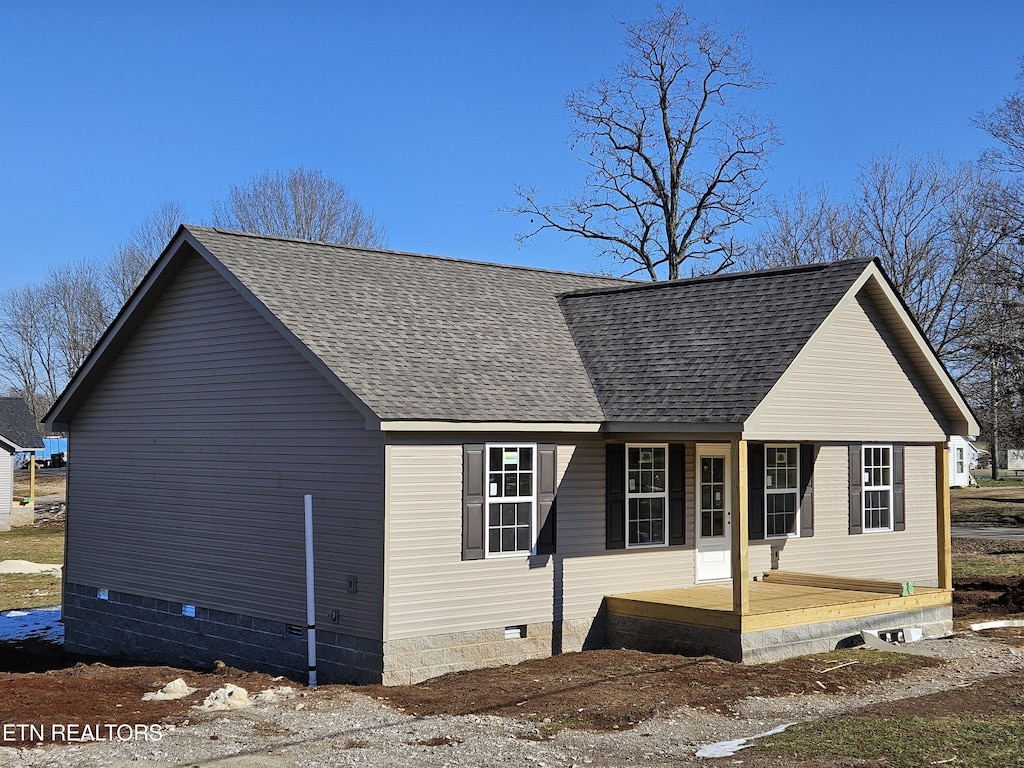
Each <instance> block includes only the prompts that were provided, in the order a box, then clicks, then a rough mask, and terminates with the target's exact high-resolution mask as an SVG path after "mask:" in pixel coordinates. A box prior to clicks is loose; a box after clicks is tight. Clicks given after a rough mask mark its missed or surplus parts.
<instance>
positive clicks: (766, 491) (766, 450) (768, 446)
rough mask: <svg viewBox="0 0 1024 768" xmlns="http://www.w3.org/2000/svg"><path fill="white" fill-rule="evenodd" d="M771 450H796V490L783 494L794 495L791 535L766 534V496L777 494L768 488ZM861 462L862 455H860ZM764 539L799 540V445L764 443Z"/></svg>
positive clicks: (776, 491)
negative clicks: (794, 504)
mask: <svg viewBox="0 0 1024 768" xmlns="http://www.w3.org/2000/svg"><path fill="white" fill-rule="evenodd" d="M773 448H796V488H793V489H789V488H787V489H786V491H785V493H792V492H795V493H796V506H795V509H796V515H795V516H794V519H793V527H794V528H795V529H796V530H795V531H794V532H793V533H774V534H770V535H769V533H768V495H769V494H770V493H776V494H777V493H778V490H777V489H775V488H769V487H768V479H767V478H768V453H769V452H770V451H771V450H772V449H773ZM861 461H863V454H862V455H861ZM764 474H765V482H764V537H765V538H766V539H799V538H800V444H799V443H766V444H765V446H764Z"/></svg>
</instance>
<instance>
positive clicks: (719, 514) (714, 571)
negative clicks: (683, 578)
mask: <svg viewBox="0 0 1024 768" xmlns="http://www.w3.org/2000/svg"><path fill="white" fill-rule="evenodd" d="M730 454H731V448H730V446H729V445H728V444H725V445H723V444H713V445H712V444H708V445H699V444H698V445H697V467H696V469H697V482H696V483H694V485H696V492H697V503H696V505H695V508H696V510H697V581H712V580H714V579H728V578H731V577H732V493H731V488H732V482H731V475H730V466H729V465H730V463H731V462H730V461H729V457H730Z"/></svg>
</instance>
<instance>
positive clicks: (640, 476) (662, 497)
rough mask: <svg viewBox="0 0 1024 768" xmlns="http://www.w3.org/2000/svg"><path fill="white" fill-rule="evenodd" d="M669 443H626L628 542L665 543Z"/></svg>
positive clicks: (653, 544) (632, 545) (636, 544)
mask: <svg viewBox="0 0 1024 768" xmlns="http://www.w3.org/2000/svg"><path fill="white" fill-rule="evenodd" d="M667 509H668V446H667V445H628V446H626V546H627V547H642V546H657V545H664V544H665V543H666V534H665V529H666V527H667V526H666V512H667Z"/></svg>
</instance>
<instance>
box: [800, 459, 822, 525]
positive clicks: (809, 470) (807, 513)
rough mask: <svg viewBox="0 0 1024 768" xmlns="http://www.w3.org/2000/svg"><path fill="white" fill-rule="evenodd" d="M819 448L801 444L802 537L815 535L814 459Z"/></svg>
mask: <svg viewBox="0 0 1024 768" xmlns="http://www.w3.org/2000/svg"><path fill="white" fill-rule="evenodd" d="M817 452H818V451H817V449H816V448H815V447H814V445H812V444H811V443H801V444H800V538H804V539H806V538H810V537H811V536H813V535H814V459H815V458H816V454H817Z"/></svg>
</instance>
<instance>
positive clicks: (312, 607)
mask: <svg viewBox="0 0 1024 768" xmlns="http://www.w3.org/2000/svg"><path fill="white" fill-rule="evenodd" d="M305 502H306V526H305V527H306V646H307V649H308V653H309V687H310V688H316V593H315V592H314V584H313V497H312V496H311V495H309V494H306V497H305Z"/></svg>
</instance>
